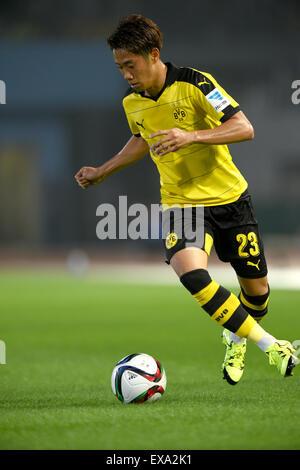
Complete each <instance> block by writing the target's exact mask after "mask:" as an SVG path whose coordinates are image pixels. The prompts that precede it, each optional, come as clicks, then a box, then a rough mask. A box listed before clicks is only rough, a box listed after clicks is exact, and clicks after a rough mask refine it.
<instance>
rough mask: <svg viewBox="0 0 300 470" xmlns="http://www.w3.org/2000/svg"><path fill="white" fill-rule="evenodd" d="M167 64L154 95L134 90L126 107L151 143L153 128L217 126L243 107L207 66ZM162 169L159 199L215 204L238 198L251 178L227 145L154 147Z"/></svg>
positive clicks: (133, 125)
mask: <svg viewBox="0 0 300 470" xmlns="http://www.w3.org/2000/svg"><path fill="white" fill-rule="evenodd" d="M166 65H167V67H168V71H167V76H166V81H165V84H164V87H163V88H162V90H161V91H160V93H159V95H158V96H156V97H154V98H153V97H148V96H145V94H144V93H143V92H135V91H133V90H130V91H129V92H128V93H127V94H126V95H125V97H124V99H123V107H124V110H125V113H126V116H127V120H128V123H129V126H130V129H131V131H132V133H133V134H134V135H136V136H141V137H142V138H143V139H144V140H145V141H146V142H147V143H148V145H149V147H151V145H153V143H154V142H155V141H156V140H158V139H159V138H161V137H156V138H152V139H150V138H149V136H150V135H151V134H153V133H154V132H157V131H160V130H163V129H172V128H174V127H177V128H179V129H182V130H183V131H194V130H200V129H213V128H215V127H217V126H219V125H220V124H221V123H223V122H225V121H226V120H227V119H229V118H230V117H231V116H233V115H234V114H235V113H237V112H238V111H240V107H239V104H238V103H237V102H236V101H235V100H234V99H233V98H231V96H229V95H228V94H227V93H226V91H225V90H224V89H223V88H222V87H221V86H220V85H219V84H218V83H217V82H216V80H215V79H214V78H213V77H212V76H211V75H210V74H209V73H206V72H200V71H198V70H195V69H193V68H189V67H176V66H175V65H173V64H171V63H166ZM150 155H151V157H152V160H153V161H154V163H155V164H156V166H157V169H158V171H159V174H160V184H161V202H162V204H166V205H174V204H180V205H183V204H192V205H194V204H203V205H204V206H217V205H221V204H228V203H230V202H234V201H236V200H237V199H238V198H239V196H240V195H241V194H242V193H243V192H244V191H245V190H246V188H247V186H248V184H247V182H246V180H245V179H244V177H243V176H242V174H241V173H240V171H239V170H238V169H237V167H236V166H235V165H234V163H233V161H232V157H231V155H230V152H229V150H228V147H227V145H211V144H210V145H207V144H199V143H196V144H191V145H190V146H187V147H184V148H180V149H178V150H177V151H176V152H172V153H168V154H166V155H163V156H159V155H156V154H155V153H153V152H152V151H151V150H150Z"/></svg>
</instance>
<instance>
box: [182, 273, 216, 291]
mask: <svg viewBox="0 0 300 470" xmlns="http://www.w3.org/2000/svg"><path fill="white" fill-rule="evenodd" d="M180 282H181V283H182V284H183V285H184V287H185V288H186V289H187V290H189V291H190V293H191V294H192V295H194V294H197V292H199V291H200V290H202V289H204V288H205V287H206V286H208V284H210V283H211V277H210V275H209V274H208V271H207V270H206V269H194V270H193V271H189V272H188V273H185V274H183V275H182V276H181V277H180Z"/></svg>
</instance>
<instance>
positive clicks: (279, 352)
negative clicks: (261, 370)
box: [265, 341, 297, 377]
mask: <svg viewBox="0 0 300 470" xmlns="http://www.w3.org/2000/svg"><path fill="white" fill-rule="evenodd" d="M265 352H266V354H267V355H268V356H269V364H270V365H271V366H273V365H274V366H276V367H277V369H278V370H279V372H280V374H281V375H282V376H283V377H289V376H291V375H293V368H294V367H295V365H296V361H297V357H296V356H294V355H293V353H294V352H295V349H294V348H293V346H292V345H291V343H289V342H288V341H276V342H275V343H274V344H272V345H271V346H268V347H267V349H266V351H265Z"/></svg>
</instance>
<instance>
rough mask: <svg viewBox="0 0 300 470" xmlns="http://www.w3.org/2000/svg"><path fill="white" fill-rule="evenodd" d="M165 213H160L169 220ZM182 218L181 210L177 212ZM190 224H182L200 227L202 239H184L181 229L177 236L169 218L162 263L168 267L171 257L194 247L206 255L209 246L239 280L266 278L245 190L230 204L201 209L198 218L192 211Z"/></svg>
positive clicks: (262, 253) (256, 225) (248, 195)
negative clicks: (201, 227)
mask: <svg viewBox="0 0 300 470" xmlns="http://www.w3.org/2000/svg"><path fill="white" fill-rule="evenodd" d="M169 210H170V209H168V210H167V211H165V213H163V221H164V217H165V218H166V217H169V215H168V211H169ZM180 210H181V211H182V214H183V211H184V210H183V209H180ZM190 213H191V214H192V220H189V221H184V216H183V215H182V219H183V226H184V225H185V224H186V223H187V224H188V225H189V226H191V224H192V226H193V227H194V228H195V226H196V225H197V224H198V225H202V226H203V236H202V237H200V239H199V237H198V239H196V238H194V239H191V238H190V237H188V239H187V238H186V236H185V231H184V229H183V231H182V233H181V234H180V236H177V234H176V233H174V232H173V229H174V225H173V221H172V217H171V223H170V231H169V232H170V233H168V235H167V236H166V238H165V240H164V246H165V254H166V263H168V264H169V263H170V259H171V258H172V256H173V255H174V254H175V253H177V252H178V251H180V250H182V249H184V248H186V247H187V246H197V247H198V248H201V249H203V250H205V251H206V252H207V254H208V255H209V254H210V250H211V247H212V244H214V247H215V250H216V253H217V255H218V257H219V259H220V260H221V261H224V262H229V263H230V264H231V266H232V267H233V269H234V270H235V272H236V273H237V275H238V276H240V277H245V278H251V279H255V278H261V277H264V276H266V275H267V272H268V270H267V263H266V260H265V255H264V247H263V242H262V239H261V236H260V234H259V230H258V224H257V219H256V217H255V214H254V209H253V205H252V201H251V196H250V194H249V193H248V191H247V190H246V191H245V192H244V193H243V194H242V195H241V196H240V198H239V199H238V200H237V201H235V202H232V203H230V204H223V205H220V206H209V207H203V209H202V216H200V217H198V216H196V208H193V210H192V211H191V212H190Z"/></svg>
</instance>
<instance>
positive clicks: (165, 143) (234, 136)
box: [150, 111, 254, 155]
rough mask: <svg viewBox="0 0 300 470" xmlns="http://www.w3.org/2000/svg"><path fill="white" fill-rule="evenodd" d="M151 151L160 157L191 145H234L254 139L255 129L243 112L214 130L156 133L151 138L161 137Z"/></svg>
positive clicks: (171, 130)
mask: <svg viewBox="0 0 300 470" xmlns="http://www.w3.org/2000/svg"><path fill="white" fill-rule="evenodd" d="M159 136H161V139H159V140H157V141H156V142H155V143H154V144H153V145H152V146H151V150H152V151H153V152H155V153H156V154H158V155H165V154H167V153H170V152H176V150H178V149H179V148H181V147H186V146H187V145H191V144H195V143H198V144H212V145H222V144H234V143H237V142H244V141H246V140H251V139H253V138H254V129H253V126H252V124H251V123H250V121H249V120H248V119H247V117H246V116H245V114H244V113H243V111H238V112H237V113H236V114H234V115H233V116H231V117H230V118H229V119H228V120H227V121H225V122H223V123H222V124H220V126H218V127H215V128H214V129H204V130H196V131H190V132H187V131H183V130H181V129H178V128H174V129H167V130H162V131H158V132H155V133H154V134H152V135H151V136H150V138H154V137H159Z"/></svg>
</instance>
